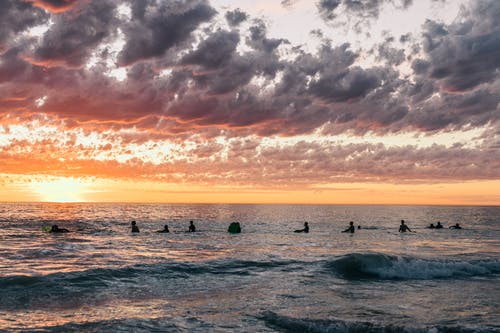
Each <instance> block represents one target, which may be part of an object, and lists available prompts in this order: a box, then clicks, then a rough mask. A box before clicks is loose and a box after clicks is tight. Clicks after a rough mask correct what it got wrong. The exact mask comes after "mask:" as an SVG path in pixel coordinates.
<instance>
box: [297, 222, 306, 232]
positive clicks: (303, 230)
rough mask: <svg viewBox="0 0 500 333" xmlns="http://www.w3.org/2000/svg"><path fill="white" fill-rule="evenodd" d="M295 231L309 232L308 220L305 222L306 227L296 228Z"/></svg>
mask: <svg viewBox="0 0 500 333" xmlns="http://www.w3.org/2000/svg"><path fill="white" fill-rule="evenodd" d="M294 232H305V233H308V232H309V223H308V222H304V229H299V230H295V231H294Z"/></svg>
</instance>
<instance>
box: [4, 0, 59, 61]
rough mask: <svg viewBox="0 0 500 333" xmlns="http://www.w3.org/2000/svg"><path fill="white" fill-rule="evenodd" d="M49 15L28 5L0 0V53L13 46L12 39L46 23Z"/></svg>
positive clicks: (10, 0)
mask: <svg viewBox="0 0 500 333" xmlns="http://www.w3.org/2000/svg"><path fill="white" fill-rule="evenodd" d="M48 19H49V15H48V14H47V13H45V12H44V11H43V10H41V9H39V8H34V7H33V6H32V5H31V4H30V3H26V2H22V1H15V0H0V53H2V52H3V51H5V50H6V49H7V48H9V46H12V44H13V42H14V41H13V40H12V39H13V38H14V37H15V36H16V35H17V34H20V33H22V32H24V31H26V29H28V28H30V27H33V26H36V25H40V24H43V23H45V22H47V21H48Z"/></svg>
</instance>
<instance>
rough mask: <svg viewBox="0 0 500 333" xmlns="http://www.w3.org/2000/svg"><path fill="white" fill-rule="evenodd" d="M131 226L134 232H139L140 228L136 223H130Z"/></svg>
mask: <svg viewBox="0 0 500 333" xmlns="http://www.w3.org/2000/svg"><path fill="white" fill-rule="evenodd" d="M130 225H131V227H132V232H139V227H138V226H137V223H136V222H135V221H132V222H130Z"/></svg>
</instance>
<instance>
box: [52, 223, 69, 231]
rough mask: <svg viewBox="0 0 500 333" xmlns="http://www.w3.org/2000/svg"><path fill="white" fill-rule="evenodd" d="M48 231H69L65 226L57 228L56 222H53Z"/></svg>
mask: <svg viewBox="0 0 500 333" xmlns="http://www.w3.org/2000/svg"><path fill="white" fill-rule="evenodd" d="M49 232H69V230H68V229H65V228H59V227H58V226H57V224H54V225H53V226H52V228H50V231H49Z"/></svg>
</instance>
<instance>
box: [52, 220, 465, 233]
mask: <svg viewBox="0 0 500 333" xmlns="http://www.w3.org/2000/svg"><path fill="white" fill-rule="evenodd" d="M130 227H131V232H133V233H137V232H140V230H139V227H138V226H137V222H135V221H132V222H131V223H130ZM427 228H429V229H443V228H444V227H443V225H442V224H441V222H437V224H436V225H434V224H433V223H431V224H430V225H429V226H428V227H427ZM355 229H356V228H355V227H354V222H352V221H351V222H349V226H348V227H347V229H345V230H343V231H342V232H348V233H354V231H355ZM358 229H361V226H360V225H358ZM449 229H462V227H461V226H460V224H458V223H456V224H455V225H452V226H450V227H449ZM407 231H409V232H414V231H412V230H411V229H410V228H409V227H408V226H407V225H406V224H405V220H401V224H400V225H399V232H407ZM49 232H53V233H63V232H69V230H68V229H65V228H59V227H58V226H57V225H56V224H54V225H53V226H52V228H51V229H50V230H49ZM156 232H157V233H169V232H170V230H169V229H168V224H165V225H164V227H163V229H161V230H158V231H156ZM187 232H196V226H195V225H194V222H193V221H189V226H188V230H187ZM228 232H230V233H240V232H241V227H240V224H239V223H238V222H233V223H231V224H230V225H229V228H228ZM294 232H297V233H301V232H303V233H308V232H309V223H308V222H304V228H303V229H298V230H295V231H294Z"/></svg>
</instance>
